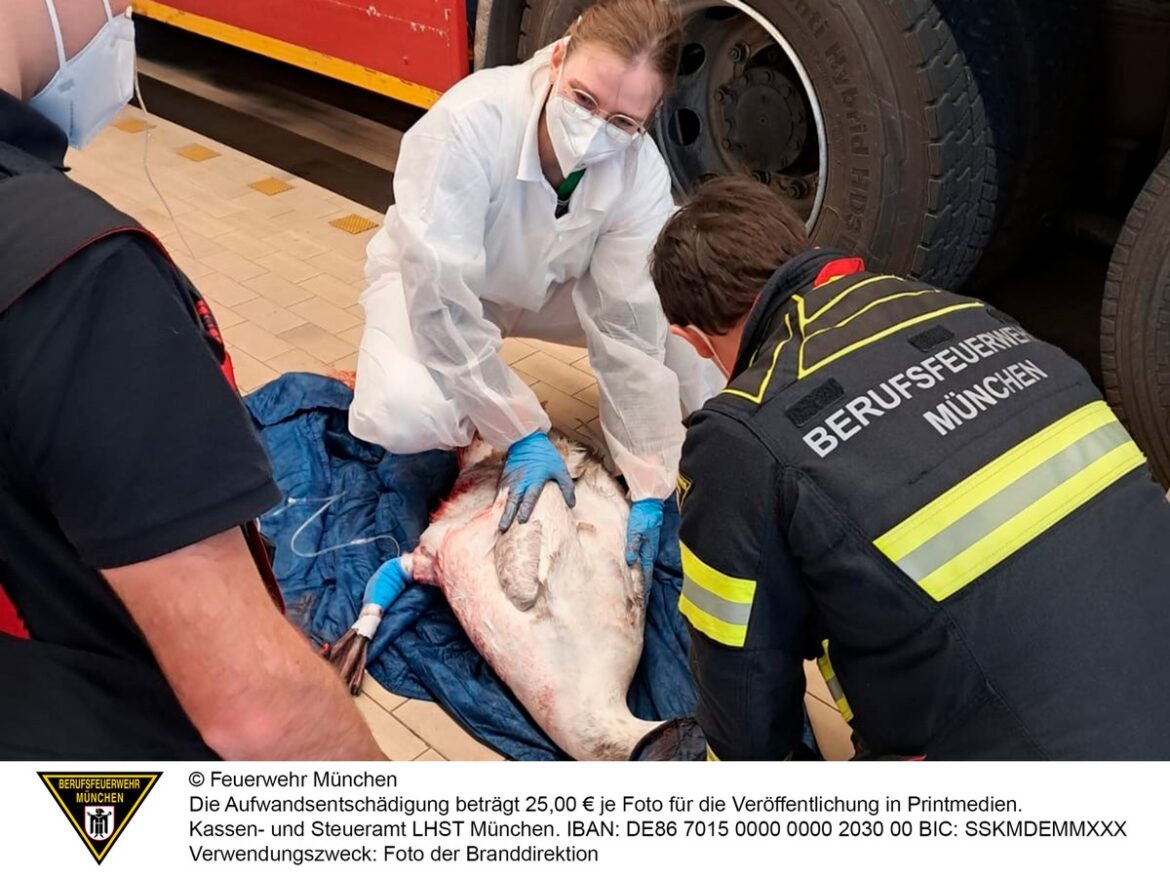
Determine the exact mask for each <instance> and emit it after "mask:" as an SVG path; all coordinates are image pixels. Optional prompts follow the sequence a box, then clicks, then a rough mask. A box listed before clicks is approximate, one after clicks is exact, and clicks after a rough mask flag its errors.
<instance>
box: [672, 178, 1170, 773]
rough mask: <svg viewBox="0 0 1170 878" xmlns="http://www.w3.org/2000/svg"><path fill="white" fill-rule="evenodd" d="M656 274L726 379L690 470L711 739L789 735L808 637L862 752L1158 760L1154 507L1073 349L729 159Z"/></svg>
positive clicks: (1163, 601)
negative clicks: (841, 229) (804, 210)
mask: <svg viewBox="0 0 1170 878" xmlns="http://www.w3.org/2000/svg"><path fill="white" fill-rule="evenodd" d="M652 273H653V275H654V280H655V283H656V285H657V286H658V289H659V293H660V295H661V297H662V303H663V306H664V308H665V311H666V316H667V318H668V319H669V321H670V322H671V324H672V327H671V331H672V332H674V333H675V334H677V335H681V336H682V337H684V338H686V339H687V340H688V341H690V342H691V343H692V344H693V345H694V346H695V347H696V349H698V350H699V352H700V353H701V354H703V355H705V356H709V357H712V358H713V359H714V360H715V362H716V363H717V364H719V365H720V366H721V368H722V369H723V371H724V373H725V374H726V375H728V378H729V384H728V386H727V388H726V389H725V390H724V391H723V392H722V393H721V394H719V395H718V396H716V397H715V398H714V399H712V400H711V401H710V402H708V403H707V405H706V406H705V407H704V408H703V409H702V410H701V411H700V412H698V413H696V414H695V415H694V417H693V418H692V420H691V422H690V424H689V429H688V434H687V440H686V444H685V446H684V449H683V457H682V464H681V470H680V475H679V500H680V504H681V507H682V529H681V540H682V558H683V572H684V586H683V593H682V598H681V600H680V605H679V606H680V610H681V612H682V614H683V615H684V616H685V617H686V619H687V620H688V623H689V625H690V628H691V632H692V635H693V637H692V650H691V665H692V670H693V672H694V674H695V678H696V680H697V682H698V687H699V692H700V700H699V709H698V719H699V722H700V724H701V726H702V728H703V731H704V732H705V734H706V736H707V741H708V748H709V749H708V756H709V758H712V759H783V758H785V757H786V756H788V755H790V754H792V753H793V751H794V749H795V748H796V747H797V744H798V741H799V739H800V732H801V725H802V720H803V713H802V710H801V701H802V697H803V694H804V690H805V678H804V675H803V668H802V662H803V660H804V659H811V658H816V659H817V660H818V664H819V666H820V668H821V671H822V673H823V674H824V675H825V677H826V680H827V682H828V684H829V688H830V691H831V692H832V693H833V696H834V698H835V699H836V700H837V705H838V707H839V708H840V710H841V713H842V714H843V716H844V718H845V719H846V720H847V721H849V722H850V723H851V725H852V728H853V730H854V742H855V744H856V745H857V747H858V749H859V755H865V756H873V757H905V758H914V757H922V756H925V757H926V758H930V759H1044V758H1050V759H1108V758H1116V759H1166V758H1170V680H1168V678H1167V676H1166V674H1165V672H1164V671H1165V668H1166V667H1167V666H1170V504H1168V503H1167V500H1166V498H1165V497H1164V496H1163V494H1162V491H1161V489H1160V488H1159V487H1158V486H1157V485H1155V483H1154V482H1153V479H1152V476H1151V473H1150V470H1149V468H1148V466H1147V464H1146V462H1145V459H1144V458H1143V456H1142V453H1141V451H1140V450H1139V449H1138V448H1137V446H1136V445H1135V444H1134V443H1133V441H1132V440H1131V439H1130V437H1129V435H1128V434H1127V432H1126V430H1125V428H1124V427H1123V426H1122V425H1121V424H1120V423H1119V422H1118V421H1117V420H1116V418H1115V417H1114V416H1113V414H1112V413H1111V412H1110V410H1109V408H1108V406H1107V405H1106V404H1105V403H1104V402H1103V401H1102V399H1101V396H1100V394H1099V393H1098V391H1097V389H1096V388H1095V387H1094V386H1093V383H1092V381H1091V380H1090V379H1089V376H1088V375H1087V374H1086V373H1085V371H1084V370H1083V369H1082V368H1081V367H1080V366H1079V365H1078V364H1077V363H1076V362H1074V361H1073V360H1072V359H1070V358H1069V357H1068V356H1066V355H1065V354H1064V353H1062V352H1061V351H1060V350H1058V349H1057V348H1055V347H1053V346H1052V345H1049V344H1046V343H1044V342H1043V341H1040V340H1039V339H1037V338H1035V337H1034V336H1032V335H1031V334H1029V333H1028V332H1027V331H1025V330H1024V329H1022V328H1021V327H1020V326H1019V325H1018V324H1016V323H1015V322H1014V321H1013V320H1011V319H1010V318H1009V317H1007V316H1006V315H1004V314H1002V313H1000V312H998V311H996V310H995V309H993V308H991V307H989V306H987V305H986V304H985V303H983V302H980V301H977V300H975V299H970V298H965V297H962V296H958V295H955V294H953V293H949V292H946V291H943V290H938V289H933V288H931V287H930V286H929V285H928V284H923V283H918V282H915V281H910V280H905V279H902V278H898V277H893V276H889V275H881V274H875V273H873V272H869V271H867V270H866V269H865V267H864V266H863V264H862V262H861V260H859V259H854V258H850V257H848V256H846V255H845V254H842V253H839V252H835V251H830V250H821V249H817V250H812V249H810V247H809V244H808V240H807V237H806V235H805V231H804V227H803V224H802V223H801V222H800V220H799V219H798V218H797V217H796V216H795V215H794V214H793V213H792V212H791V211H790V210H789V209H788V208H787V207H786V206H785V205H784V204H783V202H781V201H780V199H779V198H778V197H777V196H775V195H773V194H772V193H771V191H770V190H769V189H767V188H766V187H764V186H762V185H760V184H757V183H754V182H750V181H746V180H739V179H721V180H716V181H712V182H710V183H708V184H706V185H705V186H703V187H701V188H700V189H699V190H698V192H697V193H696V195H695V197H694V199H693V200H692V201H691V202H690V203H688V205H687V206H685V207H684V208H683V209H682V210H681V211H679V212H678V213H677V214H676V215H675V216H674V217H673V218H672V219H671V221H670V222H669V224H668V225H667V226H666V228H665V229H664V230H663V232H662V235H661V238H660V240H659V242H658V245H657V247H656V249H655V252H654V256H653V264H652Z"/></svg>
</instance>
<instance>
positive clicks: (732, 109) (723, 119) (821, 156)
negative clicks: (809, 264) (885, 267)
mask: <svg viewBox="0 0 1170 878" xmlns="http://www.w3.org/2000/svg"><path fill="white" fill-rule="evenodd" d="M681 12H682V15H683V51H682V58H681V62H680V64H679V75H678V80H677V84H676V87H675V90H674V92H673V93H672V94H671V96H670V97H669V98H668V99H667V101H666V103H665V104H664V106H663V107H662V110H661V111H660V112H659V113H658V116H657V118H656V120H655V123H654V139H655V141H656V142H657V143H658V146H659V149H660V150H661V151H662V153H663V156H664V158H665V159H666V162H667V164H668V165H669V167H670V174H671V178H672V179H673V181H674V185H675V188H676V189H677V190H678V191H680V192H689V191H690V190H691V189H693V188H694V187H695V186H696V185H697V184H698V183H700V182H702V181H703V180H704V179H706V178H707V177H709V176H715V175H722V174H730V173H740V174H742V173H747V174H751V175H753V176H755V177H756V178H757V179H759V180H761V181H762V182H765V183H767V184H768V185H769V186H771V187H772V189H773V190H775V191H776V192H778V193H779V194H780V195H781V196H782V197H783V198H784V199H785V200H786V201H787V202H788V203H789V204H790V205H791V206H792V207H793V208H794V209H795V210H796V211H797V212H798V213H799V214H800V215H801V216H802V217H803V218H804V220H805V225H806V226H807V227H808V228H809V229H812V227H813V225H815V223H816V221H817V218H818V217H819V216H820V212H821V208H822V206H823V204H824V200H825V183H826V177H827V174H826V167H827V157H828V154H827V149H826V143H825V120H824V114H823V112H822V110H821V105H820V101H819V100H818V98H817V94H816V90H815V89H814V88H813V85H812V80H811V79H810V78H809V75H808V71H807V70H806V68H805V66H804V64H803V63H802V62H801V60H800V58H799V56H798V55H797V54H796V52H795V50H794V49H793V48H792V45H791V43H789V42H788V40H786V39H785V38H784V35H783V34H781V33H780V31H779V30H778V29H777V28H776V26H775V25H773V24H772V23H771V22H770V21H769V20H768V19H767V17H765V16H764V15H763V14H761V13H760V12H758V11H757V10H755V9H754V8H752V7H751V6H750V5H748V4H746V3H743V2H740V0H714V2H713V0H683V2H682V4H681Z"/></svg>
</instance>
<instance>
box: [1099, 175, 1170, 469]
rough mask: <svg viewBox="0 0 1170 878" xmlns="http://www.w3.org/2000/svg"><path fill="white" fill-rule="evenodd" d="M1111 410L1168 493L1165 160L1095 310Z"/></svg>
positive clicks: (1132, 217) (1169, 219) (1169, 252)
mask: <svg viewBox="0 0 1170 878" xmlns="http://www.w3.org/2000/svg"><path fill="white" fill-rule="evenodd" d="M1101 367H1102V371H1103V373H1104V378H1105V393H1106V396H1107V398H1108V400H1109V403H1110V405H1112V406H1113V408H1114V410H1115V411H1116V412H1117V414H1118V417H1120V418H1121V419H1122V420H1123V421H1124V422H1125V424H1126V426H1127V427H1129V429H1130V432H1132V433H1133V436H1134V439H1135V440H1137V443H1138V445H1139V446H1140V447H1141V449H1142V451H1144V452H1145V453H1146V455H1147V456H1148V457H1149V458H1150V464H1151V465H1152V466H1153V468H1154V472H1155V473H1157V476H1158V479H1159V480H1160V481H1161V482H1162V484H1163V485H1164V486H1167V487H1170V154H1167V155H1166V157H1165V158H1163V159H1162V162H1161V164H1160V165H1158V167H1157V168H1156V169H1155V171H1154V174H1153V176H1152V177H1150V180H1149V182H1148V183H1147V184H1146V188H1145V189H1143V190H1142V193H1141V195H1139V196H1138V199H1137V201H1136V202H1135V203H1134V206H1133V210H1131V211H1130V214H1129V218H1128V219H1127V220H1126V223H1125V228H1124V229H1122V231H1121V236H1120V237H1119V238H1118V240H1117V246H1116V247H1115V248H1114V250H1113V260H1112V262H1111V263H1110V265H1109V274H1108V275H1107V276H1106V281H1105V300H1104V302H1103V303H1102V306H1101Z"/></svg>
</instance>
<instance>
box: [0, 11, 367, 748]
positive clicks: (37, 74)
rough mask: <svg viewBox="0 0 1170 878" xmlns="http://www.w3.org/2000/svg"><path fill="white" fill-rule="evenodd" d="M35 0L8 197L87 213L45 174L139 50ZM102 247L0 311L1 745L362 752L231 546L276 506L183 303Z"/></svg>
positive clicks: (177, 289) (4, 84) (103, 238)
mask: <svg viewBox="0 0 1170 878" xmlns="http://www.w3.org/2000/svg"><path fill="white" fill-rule="evenodd" d="M34 6H39V4H24V3H19V2H15V0H0V13H3V14H0V46H3V45H7V46H14V47H16V54H15V59H16V63H15V65H14V66H12V67H9V68H5V67H3V66H0V77H2V78H0V89H3V93H0V144H3V147H4V155H3V156H0V158H5V157H6V158H7V163H6V167H7V168H8V170H7V171H6V173H5V174H3V175H0V188H3V187H5V186H8V187H9V191H10V192H15V191H19V192H21V193H22V195H21V197H24V198H27V199H30V201H32V202H35V199H36V198H37V197H38V193H39V194H41V195H44V194H45V193H52V197H54V198H65V199H74V198H76V200H77V204H78V205H84V206H85V207H84V209H85V210H86V211H98V212H100V211H101V210H102V209H103V208H102V207H101V206H100V204H98V203H97V202H96V201H95V200H94V199H92V196H88V195H86V196H85V197H82V195H81V192H82V191H81V190H80V189H79V188H78V189H72V190H71V189H70V188H69V187H68V186H67V185H66V186H64V187H62V185H61V182H60V180H59V175H60V165H61V162H62V161H63V158H64V153H65V145H66V143H65V141H66V133H67V134H68V139H69V141H70V142H71V143H73V145H80V144H81V143H82V142H83V141H85V140H88V138H89V137H91V136H92V135H93V134H95V133H96V132H97V131H98V130H100V128H101V127H102V125H104V124H105V122H107V121H109V119H110V118H112V117H113V115H114V114H115V113H116V112H117V110H118V109H120V108H121V106H122V105H123V104H124V103H125V98H126V97H128V94H124V93H123V91H122V90H121V89H120V88H118V87H117V86H116V85H114V83H124V82H125V81H126V80H127V79H128V78H132V77H133V54H132V53H127V52H124V51H108V52H107V51H96V50H94V47H95V46H97V47H98V49H99V50H100V49H101V48H102V47H103V46H104V47H106V48H110V47H116V46H118V45H119V43H120V42H121V41H124V40H127V39H129V41H130V42H131V44H132V40H133V30H132V25H131V24H130V22H129V19H128V18H127V17H124V16H123V14H122V13H123V12H124V10H125V9H126V7H127V6H128V3H127V2H126V0H114V2H113V3H112V7H113V8H112V10H111V11H112V13H113V15H111V16H107V13H106V9H105V5H104V4H103V3H102V2H101V0H94V3H93V6H94V7H95V8H94V9H92V10H91V9H88V8H87V4H83V3H74V4H71V5H70V6H69V7H64V6H63V5H62V7H61V8H59V9H57V13H58V14H57V15H56V16H55V17H53V18H50V16H49V15H48V14H47V12H46V10H45V7H43V6H41V7H40V8H39V14H37V13H36V11H34V10H33V7H34ZM90 13H93V14H90ZM95 32H96V35H95ZM82 47H88V48H85V50H84V51H80V50H81V49H82ZM58 48H59V49H60V55H59V54H58V51H57V49H58ZM59 56H60V57H62V58H64V59H65V62H64V64H63V65H62V66H60V69H58V67H59V65H58V62H57V59H58V57H59ZM127 62H129V68H128V69H127V67H126V66H125V65H126V64H127ZM22 93H23V94H27V95H30V96H32V98H33V99H32V100H30V101H23V100H18V99H16V98H14V95H20V94H22ZM46 114H47V115H46ZM86 123H92V124H86ZM66 129H68V131H67V132H66ZM38 163H39V164H38ZM15 166H20V167H15ZM22 172H24V173H22ZM38 175H40V176H38ZM22 177H23V179H21V178H22ZM17 180H19V181H20V185H19V186H18V187H13V186H12V185H11V184H12V183H13V181H17ZM46 197H47V196H46ZM109 211H110V214H109V220H110V223H111V224H114V223H120V222H121V221H122V219H124V218H122V217H120V215H118V214H117V213H116V212H115V211H113V210H112V208H110V209H109ZM87 219H89V220H91V221H92V220H94V215H93V214H92V213H90V214H88V215H87ZM97 219H98V220H99V221H100V220H101V219H102V217H101V216H98V217H97ZM63 222H65V223H68V222H69V220H64V221H63ZM99 225H100V222H99ZM52 231H53V232H54V234H53V235H52V236H51V240H53V241H56V242H59V241H61V240H68V237H69V236H68V234H67V232H68V229H65V230H62V229H60V228H55V229H53V230H52ZM114 231H115V229H113V228H110V229H107V232H108V234H102V235H98V236H96V237H97V238H99V240H97V241H96V242H95V243H93V244H91V245H89V246H82V247H80V248H74V249H72V250H71V249H68V248H66V249H64V252H60V253H47V254H42V255H44V256H45V258H46V260H47V262H46V265H45V268H46V270H47V274H45V275H44V276H43V278H42V279H41V280H39V281H38V282H35V283H33V284H32V285H31V286H30V287H29V288H28V289H27V290H17V291H16V294H17V295H19V298H17V299H16V300H15V301H14V302H5V303H4V304H5V305H7V307H6V308H5V310H4V311H3V314H2V315H0V359H2V360H3V363H2V365H0V369H2V371H3V374H4V375H5V381H4V383H3V387H2V388H0V423H2V424H3V427H4V429H3V440H2V441H0V480H2V481H3V483H4V486H5V489H4V491H3V492H0V507H2V508H0V512H2V515H0V541H2V543H3V545H2V546H0V557H3V559H4V561H3V564H0V574H2V576H3V582H2V583H0V585H2V586H3V592H2V593H0V597H2V598H3V603H4V607H3V608H2V609H3V610H4V611H5V612H2V613H0V618H2V619H3V620H4V622H5V625H6V630H5V632H4V634H3V635H0V649H2V650H3V653H4V659H3V661H4V663H5V666H6V667H8V668H10V669H15V670H16V672H17V673H15V674H5V675H4V680H6V681H8V682H6V683H0V688H3V689H4V690H5V691H4V692H3V702H4V704H5V716H4V719H3V721H2V722H0V748H2V749H3V750H4V752H6V753H9V754H10V755H13V756H16V757H23V758H29V757H33V756H39V757H45V756H50V755H52V756H58V757H74V758H81V757H87V758H132V757H140V758H141V757H154V758H158V757H168V756H170V757H186V758H206V757H208V756H213V755H216V754H218V755H220V756H224V757H227V758H272V759H281V758H314V757H315V758H326V757H331V756H333V757H345V758H376V757H377V756H379V755H380V754H379V753H378V750H377V747H376V745H375V744H374V742H373V740H372V738H371V737H370V735H369V732H368V730H367V729H366V728H365V726H364V724H363V723H362V722H361V719H360V716H359V715H358V714H357V712H356V710H355V709H354V707H353V705H352V704H351V703H350V702H349V700H348V699H347V698H346V696H345V693H344V690H343V689H342V687H341V684H340V682H339V681H338V680H337V679H336V678H335V677H334V675H333V674H332V672H331V671H330V669H329V668H328V667H327V666H326V665H325V664H324V663H323V662H321V661H320V659H319V658H318V657H316V656H315V655H314V654H313V652H312V650H311V649H310V648H309V646H308V644H307V642H306V641H305V640H304V638H303V637H302V636H301V635H300V634H299V633H298V632H296V631H295V629H294V628H293V627H292V626H291V625H290V624H289V623H288V622H287V621H286V620H285V619H284V618H283V616H282V614H281V613H280V612H279V610H278V609H277V607H276V606H275V604H274V603H273V601H272V599H271V597H270V595H269V594H268V592H267V590H266V589H265V587H264V584H263V583H262V581H261V578H260V574H259V571H258V569H257V567H256V563H255V562H254V560H253V556H252V553H251V551H250V549H249V547H248V545H247V544H246V542H245V540H244V536H243V534H242V532H241V530H240V526H241V525H243V524H244V523H246V522H248V521H249V520H251V519H253V518H254V517H255V516H257V515H259V514H260V513H261V512H263V511H264V510H265V509H267V508H269V507H270V506H272V505H274V504H275V503H276V502H278V501H279V499H280V492H279V490H278V489H277V488H276V486H275V485H274V483H273V482H272V478H271V472H270V468H269V465H268V462H267V459H266V456H265V453H264V450H263V448H262V446H261V445H260V443H259V440H258V437H257V436H256V434H255V431H254V430H253V428H252V426H251V423H250V421H249V418H248V415H247V412H246V410H245V409H244V407H243V405H242V403H241V401H240V400H239V398H238V396H237V395H236V394H235V392H234V389H233V388H232V387H231V386H230V384H229V383H228V381H227V380H226V379H225V375H224V373H223V372H222V371H221V368H220V363H219V361H218V359H217V350H216V346H215V345H214V344H212V342H213V341H214V340H213V339H212V338H210V337H209V336H210V334H211V330H210V328H209V327H208V326H207V325H206V324H205V323H204V322H202V321H201V320H200V319H199V318H200V315H199V314H198V313H197V312H196V308H197V302H198V299H197V297H195V296H194V295H192V294H191V292H190V290H189V288H188V287H187V281H186V280H185V278H183V277H182V276H181V274H180V273H179V272H178V270H177V269H175V268H174V267H173V266H172V265H171V264H170V262H169V261H168V260H167V259H166V257H165V256H164V255H163V253H162V252H161V250H160V249H159V248H158V247H157V246H156V245H155V244H153V243H152V242H150V240H149V239H148V238H147V237H146V236H145V235H141V234H132V233H120V234H118V233H113V232H114ZM58 233H60V234H58ZM9 255H10V257H11V258H15V257H16V256H23V254H17V253H11V254H9ZM57 262H59V263H60V264H56V263H57ZM55 264H56V267H54V265H55ZM39 276H40V275H34V277H39ZM10 298H13V297H10ZM18 677H19V678H20V679H19V681H17V680H16V678H18ZM29 679H38V680H40V681H41V685H39V686H37V687H30V686H28V680H29ZM8 690H11V691H8ZM310 705H311V706H312V707H311V709H310ZM322 711H324V715H325V716H327V717H329V719H330V722H322V721H320V719H321V713H322ZM310 714H311V715H310Z"/></svg>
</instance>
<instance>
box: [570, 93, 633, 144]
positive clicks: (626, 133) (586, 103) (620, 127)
mask: <svg viewBox="0 0 1170 878" xmlns="http://www.w3.org/2000/svg"><path fill="white" fill-rule="evenodd" d="M568 97H569V101H568V108H569V111H570V112H571V113H572V114H573V115H574V116H576V117H577V118H578V119H581V120H582V121H586V120H588V119H589V118H591V117H596V118H598V119H602V120H604V121H605V133H606V134H607V135H609V136H610V137H611V138H614V139H616V140H621V139H623V138H628V139H631V140H633V139H636V138H638V137H641V136H642V135H643V134H645V133H646V123H645V122H639V121H638V120H636V119H632V118H630V117H629V116H627V115H625V114H624V113H610V114H609V115H606V114H605V113H604V112H603V111H602V110H601V108H600V107H599V106H598V105H597V101H596V100H595V99H594V98H593V96H592V95H591V94H589V92H587V91H582V90H581V89H579V88H570V89H569V90H568ZM647 121H649V120H647Z"/></svg>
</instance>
